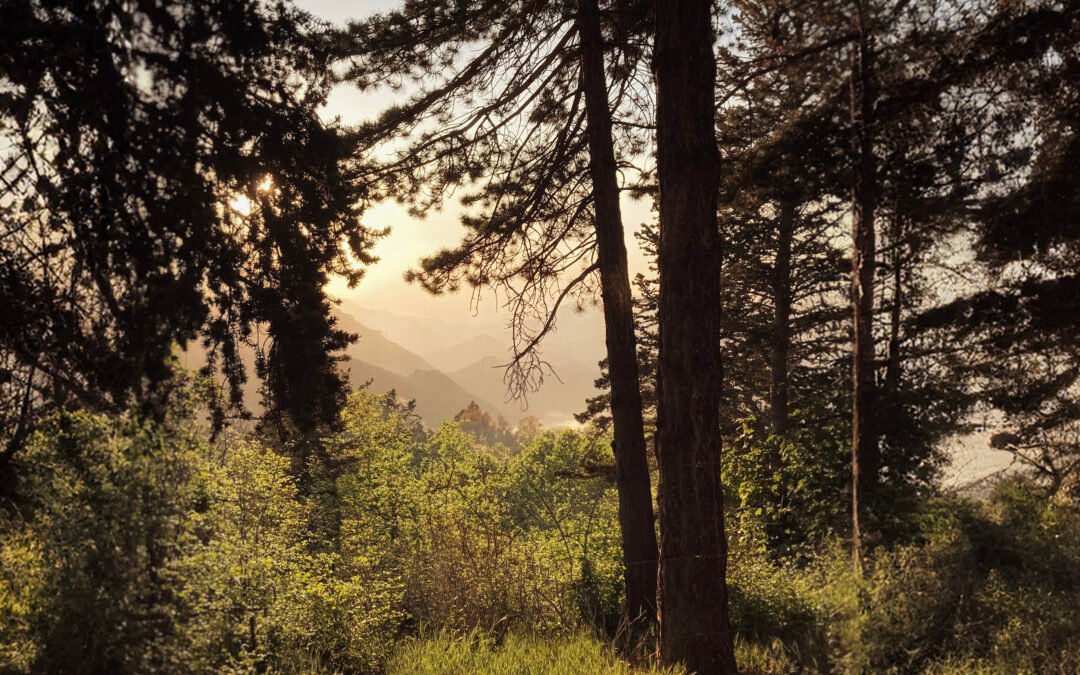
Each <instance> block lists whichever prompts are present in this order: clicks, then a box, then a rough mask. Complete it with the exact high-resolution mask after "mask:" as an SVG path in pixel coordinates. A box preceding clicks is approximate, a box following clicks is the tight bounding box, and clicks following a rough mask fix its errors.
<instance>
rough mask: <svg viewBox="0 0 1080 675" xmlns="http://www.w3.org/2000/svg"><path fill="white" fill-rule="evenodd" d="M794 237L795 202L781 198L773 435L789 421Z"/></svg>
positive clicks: (774, 286)
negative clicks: (792, 252) (792, 247)
mask: <svg viewBox="0 0 1080 675" xmlns="http://www.w3.org/2000/svg"><path fill="white" fill-rule="evenodd" d="M794 233H795V202H794V200H792V199H789V198H784V199H782V200H781V202H780V219H779V221H778V222H777V228H776V261H775V263H774V265H773V278H772V295H773V326H772V328H773V330H772V352H771V354H770V358H769V413H770V416H771V418H772V420H771V421H772V433H773V434H774V435H776V436H782V435H783V434H785V433H787V429H788V418H789V401H788V391H789V389H788V358H789V353H790V351H791V245H792V238H793V237H794ZM773 463H774V466H773V467H772V468H773V469H774V470H776V469H779V468H780V462H779V458H778V457H774V458H773Z"/></svg>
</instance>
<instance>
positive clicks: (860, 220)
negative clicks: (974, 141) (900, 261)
mask: <svg viewBox="0 0 1080 675" xmlns="http://www.w3.org/2000/svg"><path fill="white" fill-rule="evenodd" d="M856 5H857V8H856V12H855V15H854V17H853V23H854V24H855V26H854V27H855V33H856V35H857V42H856V44H855V45H854V47H853V49H852V51H851V128H852V135H853V139H852V141H853V145H854V150H855V156H856V167H855V180H854V181H853V185H852V217H851V229H852V238H853V239H854V248H853V250H852V256H851V263H852V267H851V302H852V319H853V322H852V323H853V326H852V328H853V330H852V380H853V391H852V395H853V396H852V420H851V474H852V490H851V506H852V509H851V513H852V554H853V556H854V559H855V564H856V568H857V569H861V564H862V547H863V539H864V538H865V537H866V534H867V530H868V527H869V526H870V522H869V512H870V507H871V506H872V503H873V498H874V491H875V490H874V488H875V486H876V485H877V481H878V465H879V463H880V461H879V449H878V432H877V427H876V424H875V420H874V405H875V401H874V398H875V383H874V331H873V319H874V262H875V259H874V258H875V243H874V239H875V233H874V210H875V207H876V202H877V167H876V164H875V161H874V129H873V127H874V119H873V114H874V92H873V63H872V58H873V54H872V51H871V45H870V38H869V35H868V34H867V26H866V24H867V10H866V0H856Z"/></svg>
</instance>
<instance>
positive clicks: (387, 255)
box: [296, 0, 652, 339]
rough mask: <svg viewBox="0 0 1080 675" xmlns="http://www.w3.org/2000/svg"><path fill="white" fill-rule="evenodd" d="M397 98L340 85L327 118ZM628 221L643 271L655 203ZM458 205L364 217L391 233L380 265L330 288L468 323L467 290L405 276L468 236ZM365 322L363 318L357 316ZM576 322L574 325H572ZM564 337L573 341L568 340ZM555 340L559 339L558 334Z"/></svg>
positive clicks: (345, 14)
mask: <svg viewBox="0 0 1080 675" xmlns="http://www.w3.org/2000/svg"><path fill="white" fill-rule="evenodd" d="M296 4H297V5H298V6H300V7H302V8H303V9H306V10H307V11H309V12H311V13H313V14H315V15H316V16H318V17H320V18H323V19H326V20H328V21H332V22H335V23H344V22H345V21H347V20H349V19H352V18H361V17H365V16H368V15H370V14H372V13H374V12H378V11H382V10H387V9H392V8H393V7H395V6H397V5H399V4H400V0H296ZM393 100H394V98H393V97H392V96H391V95H390V94H388V93H387V92H385V91H376V92H359V91H357V90H356V89H355V88H354V87H348V86H339V87H338V88H337V89H335V90H334V92H333V93H332V94H331V96H330V99H329V101H328V103H327V106H326V109H325V111H324V113H325V115H326V116H327V117H331V118H333V117H339V118H340V119H341V120H342V121H343V122H345V123H347V124H348V123H356V122H360V121H363V120H365V119H371V118H372V117H374V116H375V115H377V114H378V113H379V112H380V111H381V110H382V109H383V108H385V107H386V106H387V105H388V104H389V103H391V102H392V101H393ZM623 209H624V213H623V219H624V221H625V224H626V227H627V249H628V252H629V255H630V258H631V260H630V264H631V273H633V272H635V271H637V270H640V269H642V267H643V266H644V258H643V257H642V256H641V253H640V251H639V249H638V246H637V241H636V240H635V239H633V237H632V233H633V232H634V231H636V230H637V228H638V226H639V225H640V224H641V223H642V222H644V221H647V220H651V218H652V216H651V214H650V205H649V204H648V203H644V202H631V201H630V200H629V199H627V200H625V201H624V204H623ZM458 214H459V210H458V208H457V207H456V204H448V205H447V207H446V208H445V209H444V210H443V211H441V212H437V213H432V214H431V215H429V216H428V217H427V218H426V219H423V220H418V219H415V218H412V217H410V216H409V215H408V213H407V212H406V211H405V209H404V208H402V207H401V206H399V205H397V204H394V203H386V204H381V205H379V206H377V207H376V208H374V209H371V210H370V211H368V212H367V213H366V214H365V216H364V221H365V223H366V224H367V225H369V226H371V227H374V228H381V227H387V226H389V227H390V228H391V231H392V232H391V234H390V235H389V236H388V237H386V238H384V239H383V240H382V241H381V242H379V244H378V245H377V247H376V249H375V253H376V255H378V256H379V258H380V261H379V262H378V263H377V264H375V265H373V266H372V267H369V268H368V269H367V272H366V276H365V278H364V280H363V281H362V282H361V284H360V286H359V287H357V288H356V289H352V290H349V289H347V288H345V287H344V285H343V284H341V283H335V284H332V285H331V292H332V293H334V294H335V295H337V296H338V297H342V298H347V299H349V300H352V301H354V302H356V303H357V304H359V305H362V306H365V307H373V308H377V309H383V310H386V311H391V312H395V313H399V314H410V315H418V316H432V317H438V318H442V319H459V320H460V319H463V318H467V317H469V316H470V315H471V307H470V304H471V303H470V295H469V293H468V291H465V292H462V293H459V294H457V295H452V296H444V297H432V296H431V295H429V294H428V293H426V292H424V291H423V290H421V289H420V288H419V287H416V286H412V285H409V284H406V283H405V282H404V281H403V279H402V274H403V273H404V272H405V271H406V270H407V269H409V268H410V267H412V266H414V265H415V264H416V262H417V260H419V258H421V257H422V256H424V255H427V254H430V253H433V252H435V251H436V250H438V249H440V248H444V247H448V246H452V245H454V244H455V243H456V242H457V241H459V240H460V237H461V234H462V232H463V229H462V227H461V226H460V224H459V221H458ZM483 300H484V301H483V304H482V305H481V307H480V308H479V312H478V316H477V317H476V319H475V320H476V321H481V322H483V323H492V324H501V323H502V322H503V320H504V318H503V317H504V316H505V312H500V311H499V308H498V306H497V301H496V299H495V297H494V294H493V293H491V292H487V293H486V294H485V295H484V299H483ZM593 314H595V315H596V316H594V317H593V319H594V320H593V321H588V322H583V321H580V320H577V321H572V322H564V324H566V325H564V326H563V331H562V332H563V333H564V334H565V333H567V332H571V331H572V332H574V333H576V334H577V335H576V336H575V337H579V336H580V334H581V331H582V330H595V331H596V334H597V335H598V336H600V335H601V333H600V332H599V328H600V317H599V315H598V313H597V312H596V311H594V312H593ZM357 318H359V319H360V320H361V321H362V320H363V317H357ZM571 323H572V324H573V326H571V325H569V324H571ZM564 337H568V336H565V335H564ZM554 339H558V336H555V337H554Z"/></svg>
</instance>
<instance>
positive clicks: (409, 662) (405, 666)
mask: <svg viewBox="0 0 1080 675" xmlns="http://www.w3.org/2000/svg"><path fill="white" fill-rule="evenodd" d="M387 672H388V673H390V674H391V675H394V674H401V675H404V674H405V673H409V674H412V673H418V674H425V673H431V674H432V675H434V674H436V673H438V674H439V675H452V674H461V675H465V674H472V673H476V674H482V675H578V674H580V675H594V674H597V675H624V674H625V675H630V674H633V673H671V674H672V675H674V674H675V673H676V672H678V671H672V670H663V669H657V668H655V667H652V666H649V667H642V668H639V667H635V666H633V665H631V664H630V663H628V662H626V661H624V660H621V659H620V658H618V656H617V655H616V654H615V652H614V650H612V649H611V648H610V647H609V646H608V645H605V644H604V643H602V642H600V641H598V640H596V639H595V638H591V637H589V636H586V635H572V636H566V637H547V638H542V637H537V636H531V635H518V634H511V635H508V636H506V637H505V638H504V639H503V640H502V641H501V642H498V643H496V640H494V639H493V638H491V637H488V636H486V635H484V634H482V633H478V632H474V633H470V634H467V635H462V636H454V635H449V634H440V635H435V636H431V637H427V638H422V639H415V640H408V641H406V642H405V643H403V644H402V646H401V647H399V648H398V649H397V651H395V652H394V655H393V656H392V657H391V659H390V662H389V664H388V665H387Z"/></svg>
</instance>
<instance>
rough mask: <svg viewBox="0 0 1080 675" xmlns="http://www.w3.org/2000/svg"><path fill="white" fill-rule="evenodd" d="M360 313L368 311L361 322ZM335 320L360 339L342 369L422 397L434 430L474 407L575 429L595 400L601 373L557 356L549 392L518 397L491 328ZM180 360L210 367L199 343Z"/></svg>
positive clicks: (255, 406) (340, 312)
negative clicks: (588, 401)
mask: <svg viewBox="0 0 1080 675" xmlns="http://www.w3.org/2000/svg"><path fill="white" fill-rule="evenodd" d="M347 310H351V311H347ZM352 312H365V314H364V315H363V318H358V317H357V316H356V315H355V314H353V313H352ZM335 315H336V316H337V319H338V326H339V327H340V328H341V329H342V330H345V331H348V332H350V333H355V334H357V335H359V336H360V337H359V339H358V340H357V341H356V342H354V343H353V344H351V345H349V346H348V347H347V348H346V350H345V353H344V355H343V356H344V357H345V358H344V360H343V362H342V364H341V365H342V367H343V368H344V369H345V370H346V371H347V372H348V374H349V383H350V385H351V386H352V387H353V388H359V387H362V386H365V385H366V386H367V387H368V389H369V390H370V391H373V392H378V393H384V392H388V391H391V390H393V391H394V392H395V393H396V394H397V395H398V396H399V397H400V398H402V399H405V400H415V401H416V412H417V414H418V415H419V416H420V417H421V419H422V420H423V421H424V424H426V425H427V426H428V427H431V428H435V427H437V426H439V425H440V424H442V422H444V421H446V420H449V419H453V417H454V416H455V415H457V414H458V413H459V412H461V411H462V410H464V409H465V408H466V407H468V405H469V404H470V403H473V402H475V403H476V404H477V405H478V406H480V408H481V409H482V410H484V411H485V412H487V413H489V414H491V415H493V416H494V415H499V416H502V417H503V418H505V419H506V420H507V421H508V422H510V423H511V424H516V423H517V422H518V421H519V420H521V419H522V418H524V417H526V416H534V417H536V418H538V419H539V420H540V422H541V423H542V424H544V425H545V426H549V427H558V426H567V425H573V424H574V421H573V415H574V413H576V412H578V411H580V410H583V409H584V407H585V400H586V399H587V398H589V397H590V396H593V395H595V390H594V388H593V382H594V380H595V379H596V378H597V377H598V376H599V368H598V367H596V366H594V367H592V368H590V367H588V366H585V365H583V364H581V363H580V362H577V361H575V360H574V359H571V358H566V357H565V355H562V354H558V355H554V356H552V357H551V360H552V365H553V367H554V369H555V372H556V373H557V377H556V376H554V375H551V374H548V375H546V376H545V382H544V386H543V387H542V388H541V390H540V391H538V392H531V393H529V394H528V395H527V397H526V399H525V400H524V401H517V400H510V399H509V397H508V390H507V385H506V383H505V381H504V379H503V378H504V375H505V370H504V368H503V366H504V365H505V364H506V362H507V361H509V360H510V356H509V353H508V352H509V350H508V347H509V344H508V343H504V342H503V341H502V340H500V339H499V338H498V337H496V336H494V335H492V334H490V333H487V332H485V331H486V330H487V329H490V328H491V326H490V325H487V326H485V325H483V324H478V325H477V326H472V325H470V324H457V323H454V322H447V321H441V320H439V319H430V320H428V319H424V318H422V317H402V316H397V315H394V314H392V313H390V312H382V311H372V312H371V316H372V317H373V318H375V319H376V320H377V322H378V325H379V326H380V327H378V328H377V327H373V326H371V325H370V324H368V323H367V321H366V319H367V315H366V310H364V309H363V308H360V307H357V306H355V305H352V304H351V303H350V305H349V306H348V307H347V308H346V307H343V306H339V307H337V308H336V309H335ZM402 336H404V338H405V339H406V340H407V341H409V342H410V343H411V344H413V345H420V346H424V345H425V344H426V345H429V346H431V345H434V346H431V347H430V348H429V349H427V350H426V352H423V353H417V352H416V351H414V350H412V349H410V348H408V347H407V346H404V345H403V344H402ZM241 354H242V358H243V360H244V362H245V363H247V364H248V368H247V370H248V380H247V382H246V383H245V385H244V405H245V406H246V407H247V408H248V409H249V410H251V411H252V412H256V413H257V412H258V410H259V407H260V396H259V387H260V386H261V382H260V380H259V379H258V378H257V377H256V376H255V373H254V361H255V359H254V354H253V353H252V352H251V350H250V349H246V348H245V349H242V351H241ZM180 360H181V364H182V365H183V366H184V367H187V368H193V369H196V368H200V367H201V366H202V365H203V364H205V363H206V355H205V353H204V352H203V349H202V347H201V345H200V344H199V343H198V342H197V341H194V342H192V343H191V344H189V345H188V346H187V349H186V350H182V351H181V353H180Z"/></svg>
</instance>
